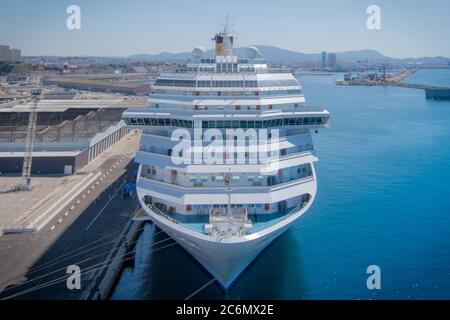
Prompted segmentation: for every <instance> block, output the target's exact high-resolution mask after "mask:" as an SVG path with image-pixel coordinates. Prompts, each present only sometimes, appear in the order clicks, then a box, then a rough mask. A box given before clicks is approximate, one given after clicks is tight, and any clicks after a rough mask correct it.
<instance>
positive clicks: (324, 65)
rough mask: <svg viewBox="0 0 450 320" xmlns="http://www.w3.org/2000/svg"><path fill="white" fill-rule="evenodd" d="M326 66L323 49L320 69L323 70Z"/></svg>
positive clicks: (325, 56)
mask: <svg viewBox="0 0 450 320" xmlns="http://www.w3.org/2000/svg"><path fill="white" fill-rule="evenodd" d="M326 68H327V53H326V52H325V51H324V52H322V64H321V69H322V70H325V69H326Z"/></svg>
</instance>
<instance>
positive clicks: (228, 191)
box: [227, 167, 232, 218]
mask: <svg viewBox="0 0 450 320" xmlns="http://www.w3.org/2000/svg"><path fill="white" fill-rule="evenodd" d="M227 187H228V188H227V193H228V205H227V217H229V218H231V217H232V214H231V168H230V167H228V182H227Z"/></svg>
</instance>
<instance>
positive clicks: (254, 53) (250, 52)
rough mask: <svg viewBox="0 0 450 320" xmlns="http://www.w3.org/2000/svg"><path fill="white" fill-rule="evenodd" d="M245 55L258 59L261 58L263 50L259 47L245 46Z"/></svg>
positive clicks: (248, 57)
mask: <svg viewBox="0 0 450 320" xmlns="http://www.w3.org/2000/svg"><path fill="white" fill-rule="evenodd" d="M245 56H246V58H247V59H257V58H261V52H260V51H259V49H258V48H257V47H254V46H250V47H247V48H245Z"/></svg>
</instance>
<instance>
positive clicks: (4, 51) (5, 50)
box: [0, 45, 10, 62]
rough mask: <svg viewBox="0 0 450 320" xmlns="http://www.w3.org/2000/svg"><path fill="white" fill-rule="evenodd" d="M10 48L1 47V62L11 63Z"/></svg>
mask: <svg viewBox="0 0 450 320" xmlns="http://www.w3.org/2000/svg"><path fill="white" fill-rule="evenodd" d="M9 58H10V56H9V46H4V45H0V61H3V62H8V61H9Z"/></svg>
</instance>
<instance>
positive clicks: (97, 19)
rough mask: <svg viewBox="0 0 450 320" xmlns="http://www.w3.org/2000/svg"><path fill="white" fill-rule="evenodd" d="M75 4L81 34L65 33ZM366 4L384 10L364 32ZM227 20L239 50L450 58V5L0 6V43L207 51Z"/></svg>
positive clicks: (204, 1)
mask: <svg viewBox="0 0 450 320" xmlns="http://www.w3.org/2000/svg"><path fill="white" fill-rule="evenodd" d="M73 4H74V5H78V6H79V7H80V9H81V29H80V30H69V29H68V28H67V27H66V20H67V18H68V17H69V14H67V13H66V9H67V7H68V6H69V5H73ZM369 5H378V6H379V7H380V9H381V30H369V29H368V28H367V26H366V21H367V18H368V17H369V14H367V13H366V10H367V7H368V6H369ZM227 13H228V14H229V15H230V16H231V17H232V23H233V30H234V31H235V32H236V33H237V35H238V40H237V45H238V46H247V45H273V46H277V47H280V48H283V49H289V50H293V51H298V52H304V53H317V52H321V51H328V52H343V51H348V50H360V49H375V50H378V51H380V52H381V53H383V54H385V55H388V56H391V57H395V58H406V57H422V56H438V55H439V56H447V57H450V41H449V39H450V18H448V14H449V13H450V0H395V1H393V0H220V1H218V0H126V1H125V0H71V1H66V0H34V1H30V0H0V44H6V45H9V46H11V47H17V48H20V49H22V55H37V56H38V55H60V56H82V55H96V56H128V55H132V54H141V53H148V54H156V53H160V52H165V51H167V52H184V51H191V50H192V48H194V47H196V46H203V47H205V48H207V49H210V48H212V46H213V43H212V41H211V37H212V36H213V35H214V33H215V32H217V31H218V30H219V28H220V26H221V23H223V21H224V17H225V15H226V14H227Z"/></svg>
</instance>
